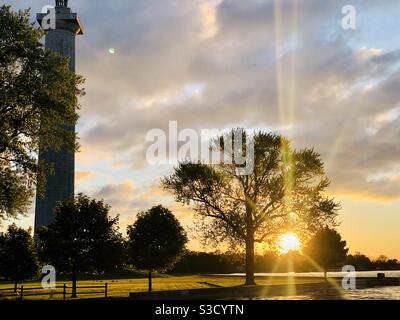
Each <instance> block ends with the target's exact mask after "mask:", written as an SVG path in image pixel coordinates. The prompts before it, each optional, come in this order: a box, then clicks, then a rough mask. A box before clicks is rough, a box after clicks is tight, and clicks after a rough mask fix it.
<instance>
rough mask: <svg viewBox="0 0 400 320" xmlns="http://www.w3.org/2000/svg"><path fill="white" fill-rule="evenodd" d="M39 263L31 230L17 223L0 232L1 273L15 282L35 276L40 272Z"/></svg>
mask: <svg viewBox="0 0 400 320" xmlns="http://www.w3.org/2000/svg"><path fill="white" fill-rule="evenodd" d="M38 271H39V264H38V259H37V255H36V248H35V244H34V242H33V239H32V237H31V234H30V230H28V231H26V230H24V229H21V228H18V227H17V226H16V225H15V224H13V225H11V226H9V227H8V230H7V232H6V233H1V234H0V274H1V275H2V276H3V277H6V278H8V279H11V280H12V281H14V284H15V291H16V290H17V284H18V282H19V281H21V280H26V279H30V278H33V277H34V276H36V275H37V274H38Z"/></svg>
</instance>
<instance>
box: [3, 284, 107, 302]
mask: <svg viewBox="0 0 400 320" xmlns="http://www.w3.org/2000/svg"><path fill="white" fill-rule="evenodd" d="M80 289H99V291H87V292H79V290H80ZM68 290H70V293H71V294H72V286H70V287H68V286H67V285H66V284H65V283H64V285H62V286H56V287H55V288H54V289H47V290H46V289H43V288H42V287H36V288H35V287H24V286H23V285H21V286H20V287H17V290H15V288H6V289H0V298H9V297H15V298H19V299H21V300H22V299H24V297H34V296H47V295H48V296H49V297H50V298H52V297H53V296H54V295H62V296H63V300H66V299H67V295H68ZM100 290H101V291H100ZM32 291H33V292H32ZM35 291H40V292H35ZM76 291H77V292H76V293H77V295H78V294H79V295H89V294H104V298H106V299H107V298H108V283H105V284H104V285H102V286H77V287H76ZM3 292H5V294H4V293H3ZM7 292H11V293H7Z"/></svg>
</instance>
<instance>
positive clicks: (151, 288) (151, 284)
mask: <svg viewBox="0 0 400 320" xmlns="http://www.w3.org/2000/svg"><path fill="white" fill-rule="evenodd" d="M151 291H153V283H152V279H151V271H149V292H151Z"/></svg>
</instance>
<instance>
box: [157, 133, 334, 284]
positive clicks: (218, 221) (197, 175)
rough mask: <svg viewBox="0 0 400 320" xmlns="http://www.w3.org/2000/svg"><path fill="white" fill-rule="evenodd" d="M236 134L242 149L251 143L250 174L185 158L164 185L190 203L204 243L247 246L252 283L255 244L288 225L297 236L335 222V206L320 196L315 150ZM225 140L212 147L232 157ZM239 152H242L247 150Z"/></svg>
mask: <svg viewBox="0 0 400 320" xmlns="http://www.w3.org/2000/svg"><path fill="white" fill-rule="evenodd" d="M232 133H233V134H232ZM235 133H236V135H239V136H242V139H243V141H242V146H243V149H244V146H246V141H248V139H253V141H254V155H253V154H249V153H247V156H248V159H250V160H253V162H254V170H253V171H252V173H250V174H249V175H239V174H238V172H237V168H238V166H237V165H236V164H235V163H232V164H229V163H223V164H215V165H209V164H202V163H198V162H197V163H191V162H185V163H181V164H180V165H179V166H178V167H177V168H175V172H174V174H173V175H171V176H169V177H166V178H165V179H163V181H162V184H163V186H164V188H166V189H167V190H170V191H172V192H173V193H174V194H175V197H176V200H177V201H179V202H182V203H185V204H191V205H192V207H193V209H194V210H195V212H196V213H197V214H198V217H199V218H200V220H199V221H198V228H199V231H201V233H202V234H203V238H204V240H205V243H209V242H212V243H214V244H219V243H221V242H223V241H226V240H228V241H229V242H230V243H231V245H232V246H241V247H245V248H246V284H247V285H254V284H255V281H254V250H255V249H254V246H255V243H262V242H264V241H266V240H268V239H270V237H273V236H276V235H277V234H279V233H282V232H284V231H285V230H288V229H289V230H296V232H297V233H298V234H300V233H301V232H306V231H307V230H309V229H311V230H314V229H316V228H318V227H320V226H321V225H322V224H325V223H328V224H333V223H334V220H335V217H336V214H337V209H338V205H337V204H336V203H335V202H334V201H333V200H332V199H329V198H326V197H324V196H323V191H324V190H325V189H326V188H327V187H328V186H329V184H330V181H329V179H328V178H327V177H326V176H325V173H324V166H323V163H322V161H321V159H320V155H319V154H318V153H316V152H315V151H314V150H313V149H303V150H299V151H296V150H293V149H292V148H291V146H290V143H289V141H288V140H287V139H285V138H283V137H281V136H279V135H274V134H268V133H264V132H258V133H256V134H254V136H250V135H248V134H247V133H245V132H244V131H242V130H240V129H234V130H232V132H231V136H233V135H235ZM225 141H227V139H226V136H223V137H219V138H218V139H216V140H215V141H214V143H213V148H214V149H220V150H222V153H223V154H224V155H225V156H227V158H228V159H229V158H230V159H233V158H234V157H233V152H234V151H232V147H231V146H229V145H225ZM236 151H237V150H236ZM241 151H243V152H242V154H245V149H244V150H239V152H241ZM232 162H234V161H232Z"/></svg>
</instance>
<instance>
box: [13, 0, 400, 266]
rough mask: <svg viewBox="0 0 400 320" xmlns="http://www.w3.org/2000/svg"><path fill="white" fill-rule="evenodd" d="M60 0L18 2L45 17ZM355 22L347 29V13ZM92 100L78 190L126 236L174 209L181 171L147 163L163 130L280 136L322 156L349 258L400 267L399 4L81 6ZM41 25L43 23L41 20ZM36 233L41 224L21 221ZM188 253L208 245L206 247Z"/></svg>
mask: <svg viewBox="0 0 400 320" xmlns="http://www.w3.org/2000/svg"><path fill="white" fill-rule="evenodd" d="M51 2H52V1H50V0H31V1H28V0H15V1H7V3H10V4H11V5H12V6H13V7H14V8H27V7H31V8H32V12H33V13H35V12H38V11H41V8H42V7H43V6H44V5H46V4H51ZM348 4H351V5H353V6H354V7H355V9H356V13H357V16H356V18H357V20H356V30H344V29H343V28H342V25H341V19H342V18H343V14H342V8H343V6H344V5H348ZM70 6H71V7H72V8H73V10H74V11H77V12H78V13H79V15H80V17H81V20H82V22H83V24H84V26H85V35H84V36H81V37H79V38H78V39H77V70H78V73H79V74H81V75H83V76H85V77H86V79H87V80H86V85H85V87H86V91H87V95H86V96H85V97H84V98H83V99H81V101H80V102H81V105H82V109H81V119H80V122H79V125H78V128H77V130H78V132H79V135H80V138H81V144H82V148H81V152H80V154H79V155H77V171H78V172H77V173H76V175H77V189H78V190H77V191H83V192H86V193H89V194H90V195H92V196H95V197H99V198H104V199H105V200H106V201H107V202H109V203H110V204H111V205H112V206H113V212H114V213H119V214H120V222H121V226H125V225H127V224H130V223H132V222H134V221H135V216H136V213H137V212H138V211H140V210H144V209H147V208H150V207H151V206H153V205H156V204H159V203H163V204H165V205H168V206H169V207H170V208H171V209H173V211H174V212H175V213H176V214H177V216H178V217H179V218H180V220H181V221H182V223H183V224H184V225H185V226H190V225H191V224H192V220H193V219H192V213H191V212H190V210H189V209H187V208H182V207H181V206H180V205H178V204H175V203H174V202H173V199H172V198H171V197H170V195H168V194H166V193H165V192H163V191H162V190H160V188H159V180H160V178H161V177H162V176H164V175H166V174H168V173H170V172H171V167H170V166H151V165H148V164H147V162H146V158H145V154H146V149H147V147H148V143H146V141H145V136H146V133H147V132H148V130H150V129H153V128H162V129H165V130H166V129H167V128H168V122H169V121H171V120H176V121H178V125H179V128H180V129H185V128H193V129H196V130H200V129H202V128H216V129H220V130H222V129H226V128H230V127H232V126H243V127H245V128H248V129H263V130H271V131H276V132H280V133H282V134H284V135H286V136H288V137H289V138H291V139H292V141H293V144H294V145H295V146H296V147H303V146H307V147H315V148H316V150H317V151H319V152H320V153H321V154H322V155H323V159H324V160H325V163H326V167H327V172H328V175H329V176H330V178H331V179H332V182H333V183H332V186H331V187H330V189H329V194H331V195H332V196H335V197H336V198H337V200H339V201H340V202H341V203H342V210H341V215H340V220H341V222H342V224H341V226H340V228H339V229H340V231H341V232H342V234H343V236H344V238H345V239H346V240H347V241H348V245H349V247H350V250H351V251H352V252H355V251H361V252H363V253H365V254H367V255H370V256H372V257H376V256H378V255H379V254H381V253H382V254H385V255H387V256H391V257H397V258H399V259H400V247H399V245H398V244H399V243H400V232H399V227H400V143H399V138H400V90H399V88H400V73H399V67H400V50H399V49H400V23H399V22H398V13H399V12H400V2H399V1H398V0H379V1H376V0H363V1H362V0H359V1H357V0H346V1H341V0H330V1H326V0H280V1H274V0H114V1H105V0H97V1H87V0H86V1H84V0H80V1H74V0H71V1H70ZM32 20H33V17H32ZM18 223H19V224H20V225H23V226H28V225H32V224H33V216H32V215H30V216H28V217H27V218H24V219H22V220H20V221H19V222H18ZM191 247H192V248H195V249H199V245H198V243H197V241H196V240H195V239H193V240H192V241H191Z"/></svg>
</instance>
